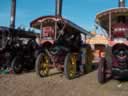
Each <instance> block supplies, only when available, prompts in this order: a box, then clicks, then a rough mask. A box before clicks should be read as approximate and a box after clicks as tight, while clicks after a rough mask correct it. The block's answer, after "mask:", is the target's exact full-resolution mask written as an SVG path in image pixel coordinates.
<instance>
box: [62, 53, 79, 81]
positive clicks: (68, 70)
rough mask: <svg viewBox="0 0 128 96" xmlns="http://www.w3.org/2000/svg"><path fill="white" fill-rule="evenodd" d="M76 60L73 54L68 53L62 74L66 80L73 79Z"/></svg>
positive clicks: (75, 71) (75, 55)
mask: <svg viewBox="0 0 128 96" xmlns="http://www.w3.org/2000/svg"><path fill="white" fill-rule="evenodd" d="M77 59H78V56H77V54H75V53H68V54H67V56H66V58H65V62H64V74H65V76H66V78H68V79H74V78H75V77H76V73H77Z"/></svg>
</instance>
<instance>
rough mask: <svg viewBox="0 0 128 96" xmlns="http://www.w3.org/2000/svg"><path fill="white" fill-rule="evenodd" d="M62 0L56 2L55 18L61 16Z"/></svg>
mask: <svg viewBox="0 0 128 96" xmlns="http://www.w3.org/2000/svg"><path fill="white" fill-rule="evenodd" d="M62 2H63V1H62V0H56V13H55V15H56V16H60V17H61V16H62Z"/></svg>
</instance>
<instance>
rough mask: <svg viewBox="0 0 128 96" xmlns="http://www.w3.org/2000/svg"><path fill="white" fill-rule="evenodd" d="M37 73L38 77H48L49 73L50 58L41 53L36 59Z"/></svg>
mask: <svg viewBox="0 0 128 96" xmlns="http://www.w3.org/2000/svg"><path fill="white" fill-rule="evenodd" d="M35 71H36V73H37V75H38V76H40V77H46V76H48V73H49V56H48V55H47V54H44V53H40V54H39V55H38V57H37V59H36V65H35Z"/></svg>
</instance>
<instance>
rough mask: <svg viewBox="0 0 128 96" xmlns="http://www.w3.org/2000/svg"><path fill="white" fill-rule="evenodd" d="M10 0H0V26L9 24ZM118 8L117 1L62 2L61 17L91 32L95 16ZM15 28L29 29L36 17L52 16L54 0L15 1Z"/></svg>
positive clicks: (75, 0) (83, 0)
mask: <svg viewBox="0 0 128 96" xmlns="http://www.w3.org/2000/svg"><path fill="white" fill-rule="evenodd" d="M10 5H11V0H0V26H9V24H10ZM117 6H118V0H63V16H64V17H65V18H67V19H69V20H71V21H73V22H74V23H76V24H78V25H80V26H81V27H83V28H85V29H87V30H89V31H92V30H93V25H94V21H95V16H96V14H97V13H98V12H101V11H103V10H105V9H108V8H113V7H117ZM16 11H17V13H16V27H18V26H26V27H29V24H30V22H31V21H32V20H33V19H36V18H37V17H40V16H44V15H54V13H55V0H17V10H16Z"/></svg>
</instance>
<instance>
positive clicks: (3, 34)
mask: <svg viewBox="0 0 128 96" xmlns="http://www.w3.org/2000/svg"><path fill="white" fill-rule="evenodd" d="M15 13H16V0H12V6H11V22H10V27H3V26H0V67H2V68H0V69H6V68H11V69H13V71H14V73H21V72H22V71H23V69H28V70H30V69H33V68H34V64H35V63H34V60H35V57H34V51H35V47H36V42H35V38H36V36H37V35H38V34H37V33H35V32H34V31H31V30H24V29H22V28H17V29H16V28H15Z"/></svg>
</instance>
